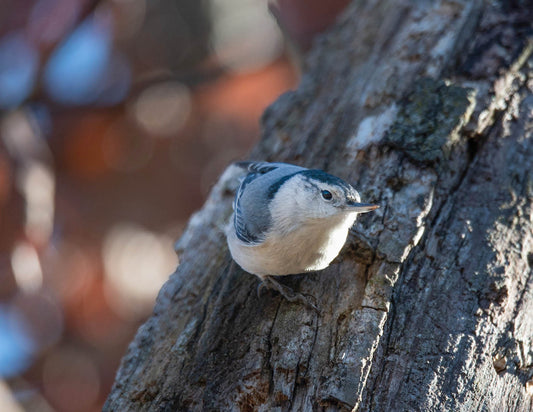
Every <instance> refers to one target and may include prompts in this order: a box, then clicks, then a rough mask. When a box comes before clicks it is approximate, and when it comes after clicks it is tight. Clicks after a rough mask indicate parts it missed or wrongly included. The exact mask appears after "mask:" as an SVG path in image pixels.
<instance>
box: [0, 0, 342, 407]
mask: <svg viewBox="0 0 533 412" xmlns="http://www.w3.org/2000/svg"><path fill="white" fill-rule="evenodd" d="M347 2H348V1H346V0H336V1H331V2H321V1H309V0H299V1H292V0H287V1H284V0H278V1H272V2H270V4H267V1H266V0H188V1H184V0H150V1H148V0H0V10H1V11H0V411H24V410H28V411H97V410H100V409H101V407H102V405H103V402H104V401H105V398H106V396H107V394H108V393H109V390H110V388H111V385H112V383H113V379H114V375H115V372H116V369H117V367H118V365H119V362H120V359H121V357H122V355H123V354H124V352H125V350H126V348H127V345H128V343H129V342H130V340H131V339H132V338H133V336H134V334H135V332H136V330H137V328H138V327H139V325H140V324H141V323H142V322H144V321H145V320H146V318H147V317H148V316H149V315H150V313H151V310H152V307H153V303H154V299H155V297H156V294H157V292H158V290H159V288H160V287H161V285H162V284H163V283H164V282H165V280H166V279H167V278H168V276H169V274H171V273H172V272H173V271H174V270H175V267H176V266H177V265H178V264H179V262H178V258H177V256H176V255H175V253H174V251H173V243H174V241H175V240H176V239H177V238H178V237H179V236H180V233H181V232H182V230H183V229H184V227H185V225H186V222H187V219H188V217H189V215H190V214H191V213H192V212H193V211H194V210H196V209H198V208H199V207H201V205H202V202H203V200H204V198H205V196H206V195H207V193H208V192H209V189H210V187H211V186H212V185H213V184H214V182H215V181H216V179H217V177H218V175H219V174H220V173H221V171H223V170H224V168H225V167H226V166H227V165H228V164H229V163H230V162H232V161H234V160H237V159H243V158H246V155H247V153H248V152H249V150H250V149H251V148H252V147H253V145H254V144H255V143H256V142H257V140H258V139H259V137H260V131H259V119H260V116H261V114H262V112H263V110H264V109H265V108H266V107H267V106H268V105H269V104H271V103H272V102H273V101H274V100H275V99H276V98H277V97H278V96H279V95H280V94H281V93H283V92H284V91H286V90H288V89H291V88H295V87H296V84H297V78H298V74H297V73H298V69H297V65H298V64H297V62H298V61H299V59H300V58H301V56H302V54H304V53H305V50H307V49H308V48H309V47H310V45H311V40H312V38H313V36H314V34H315V33H317V32H320V31H321V30H323V29H324V28H325V27H327V26H328V25H329V24H331V22H332V21H333V20H334V18H335V16H336V14H337V13H338V12H339V10H342V8H343V7H344V6H345V5H346V3H347ZM322 3H327V5H324V4H322ZM269 6H270V12H269ZM273 15H275V16H276V18H277V21H276V18H274V17H273ZM278 23H279V24H278ZM280 26H281V27H283V32H284V33H285V38H284V36H283V35H282V30H280V28H279V27H280ZM287 44H290V46H289V47H287ZM288 49H290V50H291V52H290V53H287V50H288ZM288 55H290V56H291V57H290V58H289V57H288ZM295 62H296V63H295Z"/></svg>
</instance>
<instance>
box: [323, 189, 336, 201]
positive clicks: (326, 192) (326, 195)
mask: <svg viewBox="0 0 533 412" xmlns="http://www.w3.org/2000/svg"><path fill="white" fill-rule="evenodd" d="M321 194H322V197H323V198H324V199H326V200H331V199H332V198H333V195H332V194H331V192H330V191H329V190H322V192H321Z"/></svg>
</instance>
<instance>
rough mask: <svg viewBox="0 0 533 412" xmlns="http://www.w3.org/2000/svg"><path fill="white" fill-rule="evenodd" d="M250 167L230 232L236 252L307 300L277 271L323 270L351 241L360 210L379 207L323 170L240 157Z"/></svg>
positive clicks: (295, 297)
mask: <svg viewBox="0 0 533 412" xmlns="http://www.w3.org/2000/svg"><path fill="white" fill-rule="evenodd" d="M237 165H238V166H240V167H245V168H247V169H248V174H247V175H246V176H245V177H244V179H243V180H242V181H241V184H240V187H239V189H238V190H237V193H236V195H235V199H234V201H233V215H232V217H231V221H230V224H229V225H228V228H227V231H226V236H227V241H228V246H229V250H230V252H231V256H232V257H233V259H234V260H235V262H237V264H238V265H239V266H240V267H241V268H243V269H244V270H245V271H247V272H249V273H251V274H254V275H256V276H258V277H259V278H260V279H261V280H262V282H263V283H262V286H266V287H269V288H273V289H275V290H277V291H278V292H280V293H281V294H282V295H283V296H284V297H285V298H286V299H288V300H289V301H302V300H305V299H303V296H302V295H301V294H295V293H294V292H293V291H292V290H291V289H290V288H288V287H287V286H283V285H281V284H280V283H279V282H278V281H277V280H276V279H274V278H273V277H272V276H286V275H293V274H300V273H305V272H310V271H317V270H322V269H324V268H326V267H328V266H329V264H330V263H331V261H332V260H333V259H335V257H336V256H337V255H338V254H339V252H340V250H341V248H342V246H343V245H344V243H345V242H346V238H347V236H348V230H349V229H350V227H352V225H353V223H354V222H355V219H356V218H357V215H358V214H359V213H364V212H370V211H372V210H375V209H377V208H378V207H379V206H378V205H374V204H369V203H360V202H361V198H360V196H359V193H358V192H357V191H356V190H355V189H354V188H353V187H352V186H351V185H350V184H348V183H346V182H345V181H344V180H342V179H340V178H338V177H336V176H333V175H330V174H328V173H326V172H324V171H322V170H316V169H306V168H304V167H300V166H295V165H291V164H287V163H267V162H239V163H237Z"/></svg>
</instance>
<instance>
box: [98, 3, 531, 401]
mask: <svg viewBox="0 0 533 412" xmlns="http://www.w3.org/2000/svg"><path fill="white" fill-rule="evenodd" d="M532 21H533V12H532V7H531V5H530V3H529V2H528V1H524V2H519V1H517V2H511V3H505V4H503V5H499V4H498V3H496V2H483V1H481V0H479V1H444V0H443V1H435V2H427V1H401V0H388V1H387V0H371V1H354V2H353V4H352V5H351V6H350V7H349V8H348V10H347V11H346V12H345V14H344V15H343V16H342V18H341V19H340V20H339V22H338V24H337V25H336V26H335V27H334V28H333V29H332V30H330V31H329V32H328V33H327V34H326V35H324V36H322V37H321V38H320V39H319V41H318V42H317V43H316V44H315V46H314V48H313V50H312V52H311V53H310V55H309V56H308V57H307V59H306V71H305V74H304V75H303V78H302V81H301V84H300V86H299V87H298V89H297V90H295V91H292V92H289V93H286V94H284V95H283V96H281V97H280V98H279V99H278V101H276V102H275V103H274V104H273V105H272V106H271V107H270V108H269V109H268V110H267V111H266V112H265V115H264V117H263V119H262V121H263V132H264V133H263V139H262V141H261V142H260V144H259V145H258V147H256V149H255V150H254V152H253V153H252V158H254V159H261V160H271V161H274V160H275V161H288V162H293V163H297V164H300V165H303V166H306V167H313V168H322V169H324V170H326V171H328V172H330V173H332V174H336V175H338V176H340V177H342V178H344V179H346V180H348V181H350V182H352V183H353V184H354V186H355V187H356V188H357V189H358V190H359V191H360V192H361V195H362V199H363V201H365V202H377V203H378V204H380V205H382V207H381V208H380V209H378V211H376V212H374V213H371V214H366V215H363V216H362V217H360V218H359V219H358V221H357V223H356V225H355V226H354V228H353V230H352V231H351V233H350V236H349V239H348V242H347V244H346V246H345V248H344V249H343V251H342V252H341V254H340V256H339V257H338V258H337V259H336V260H335V261H334V263H333V264H332V265H331V266H330V267H329V268H327V269H326V270H324V271H321V272H317V273H313V274H308V275H298V276H293V277H290V278H287V279H283V283H284V284H286V285H288V286H290V287H292V288H293V289H295V290H297V291H299V292H302V293H304V294H309V295H312V296H314V297H315V299H316V300H317V302H318V304H319V306H320V307H321V313H320V314H319V315H318V314H317V313H315V312H314V311H312V310H310V309H308V308H307V307H305V306H303V305H301V304H295V303H289V302H287V301H285V300H284V299H283V298H282V297H280V296H279V295H277V294H276V293H274V292H272V293H270V292H269V293H266V294H264V295H262V296H261V297H258V296H257V294H256V287H257V284H258V279H257V278H256V277H254V276H252V275H249V274H247V273H246V272H244V271H242V270H241V269H240V268H239V267H238V266H237V265H236V264H233V263H232V261H231V258H230V255H229V252H228V249H227V246H226V241H225V236H224V233H223V231H224V227H225V225H226V223H227V221H228V218H229V215H230V214H231V200H232V198H233V194H234V190H235V188H236V186H237V185H238V177H239V176H240V174H241V173H242V172H241V171H240V170H239V169H238V168H236V167H230V168H228V170H227V171H226V172H225V173H224V175H223V176H222V177H221V179H220V181H219V182H218V184H217V185H216V186H215V187H214V188H213V190H212V193H211V194H210V196H209V199H208V200H207V202H206V204H205V206H204V207H203V209H202V210H201V211H199V212H198V213H197V214H195V215H194V216H193V217H192V218H191V220H190V223H189V226H188V228H187V230H186V232H185V233H184V235H183V237H182V238H181V239H180V240H179V242H178V243H177V251H178V254H179V257H180V265H179V267H178V268H177V270H176V272H175V273H174V274H173V275H172V276H171V277H170V279H169V281H168V282H167V283H166V284H165V285H164V287H163V288H162V290H161V292H160V294H159V297H158V299H157V303H156V306H155V309H154V314H153V316H152V317H151V318H150V319H149V320H148V321H147V322H146V324H144V325H143V326H142V327H141V328H140V329H139V332H138V333H137V336H136V337H135V340H134V341H133V342H132V343H131V345H130V347H129V349H128V352H127V353H126V355H125V357H124V359H123V361H122V364H121V366H120V369H119V371H118V374H117V377H116V381H115V385H114V387H113V389H112V391H111V394H110V395H109V398H108V400H107V403H106V405H105V407H104V410H106V411H130V410H131V411H133V410H135V411H154V410H161V411H175V410H179V411H182V410H206V411H211V410H213V411H214V410H242V411H252V410H254V411H255V410H259V411H271V410H279V411H285V410H291V411H292V410H293V411H300V410H303V411H311V410H313V411H315V410H316V411H322V410H323V411H336V410H361V411H416V410H421V411H442V410H449V411H452V410H453V411H477V410H479V411H528V410H533V401H532V399H533V395H532V393H533V382H531V379H532V378H533V57H532V54H533V53H532V52H533V40H532V38H533V37H532V34H533V31H532V27H531V24H532V23H531V22H532ZM528 382H530V383H528Z"/></svg>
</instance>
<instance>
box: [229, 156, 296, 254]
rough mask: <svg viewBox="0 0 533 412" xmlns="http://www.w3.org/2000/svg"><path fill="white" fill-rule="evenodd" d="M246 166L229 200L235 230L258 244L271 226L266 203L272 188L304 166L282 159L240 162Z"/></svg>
mask: <svg viewBox="0 0 533 412" xmlns="http://www.w3.org/2000/svg"><path fill="white" fill-rule="evenodd" d="M238 165H239V166H241V167H246V168H247V169H248V172H249V173H248V174H247V175H246V177H245V178H244V179H243V180H242V182H241V185H240V187H239V189H238V190H237V194H236V195H235V199H234V201H233V210H234V218H233V224H234V227H235V233H236V235H237V237H238V238H239V240H241V241H242V242H245V243H247V244H250V245H254V244H260V243H261V242H263V241H264V237H265V234H266V233H267V231H268V230H269V228H270V227H271V220H272V218H271V215H270V209H269V203H270V200H271V199H272V196H273V194H274V193H275V191H276V190H277V189H278V188H279V187H280V185H281V184H283V182H284V181H286V180H287V178H288V177H290V176H292V175H293V174H294V173H298V172H299V171H302V170H305V169H304V168H301V167H299V166H294V165H289V164H286V163H268V162H240V163H239V164H238Z"/></svg>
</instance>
